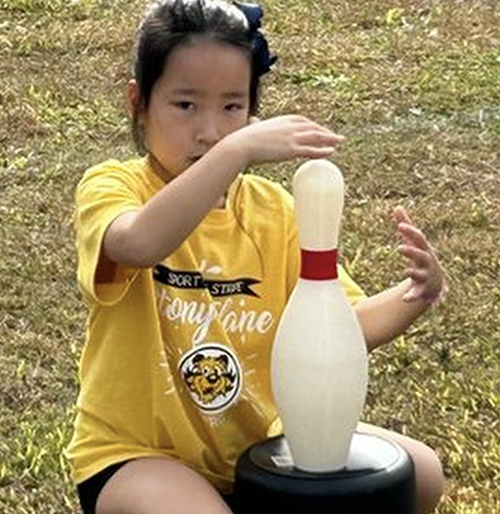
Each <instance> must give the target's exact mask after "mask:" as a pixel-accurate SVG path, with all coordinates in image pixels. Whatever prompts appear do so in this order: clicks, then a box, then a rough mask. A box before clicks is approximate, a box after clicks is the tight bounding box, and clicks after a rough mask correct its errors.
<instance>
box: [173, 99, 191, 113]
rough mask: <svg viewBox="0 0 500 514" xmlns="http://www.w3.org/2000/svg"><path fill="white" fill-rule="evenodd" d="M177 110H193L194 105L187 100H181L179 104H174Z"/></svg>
mask: <svg viewBox="0 0 500 514" xmlns="http://www.w3.org/2000/svg"><path fill="white" fill-rule="evenodd" d="M175 105H176V106H177V107H178V108H179V109H182V110H183V111H189V110H191V109H194V103H193V102H189V101H187V100H183V101H181V102H177V103H176V104H175Z"/></svg>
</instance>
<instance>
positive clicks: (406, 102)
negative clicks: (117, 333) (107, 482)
mask: <svg viewBox="0 0 500 514" xmlns="http://www.w3.org/2000/svg"><path fill="white" fill-rule="evenodd" d="M263 3H264V4H265V5H266V7H267V25H266V26H267V29H268V31H269V33H270V39H271V42H272V46H273V48H275V49H276V50H277V51H278V53H279V55H280V61H279V66H278V67H277V69H276V71H275V73H274V74H273V75H272V76H270V77H269V79H268V84H267V93H266V94H265V95H264V97H263V104H262V115H263V116H266V115H271V114H274V113H278V112H280V113H282V112H301V113H307V114H309V115H310V116H311V117H313V118H315V119H317V120H319V121H322V122H325V123H328V124H329V125H331V126H333V127H335V128H336V129H337V130H338V131H339V132H341V133H343V134H344V135H346V136H347V141H346V143H345V144H344V145H343V147H342V148H341V149H340V150H339V152H338V155H337V158H336V160H337V162H338V164H340V165H341V166H342V168H343V169H344V170H345V176H346V183H347V186H348V197H347V208H346V212H345V221H344V226H343V234H342V237H343V239H342V245H343V251H344V258H345V262H346V265H347V266H348V268H349V269H350V270H351V272H352V273H353V274H354V276H355V277H356V279H357V280H358V281H359V282H360V283H361V284H363V285H364V286H365V288H366V290H367V291H368V292H375V291H378V290H380V289H381V288H383V287H385V286H387V285H389V284H391V283H394V282H395V281H397V280H399V278H400V277H401V276H402V273H403V265H402V263H401V262H400V261H399V259H398V258H397V256H396V254H395V252H394V246H395V243H396V237H395V233H394V229H393V226H392V222H391V210H392V208H393V207H394V206H395V205H397V204H402V205H404V206H406V207H407V208H408V209H409V210H410V212H411V214H412V216H413V217H414V218H415V220H417V221H418V223H419V224H420V225H421V226H422V228H424V230H425V231H426V232H427V234H428V235H429V238H430V239H431V240H432V242H433V244H434V245H435V247H436V248H437V250H438V251H439V254H440V256H441V259H442V261H443V263H445V265H446V267H447V268H448V271H449V274H450V280H451V284H452V293H451V294H450V296H449V298H448V301H447V302H446V303H445V304H443V305H442V306H439V307H437V308H435V309H433V310H432V312H430V313H429V314H428V315H426V316H425V317H424V318H422V320H421V321H419V322H418V324H417V325H415V327H414V328H413V329H412V330H411V332H410V334H409V335H408V336H407V337H406V338H405V339H404V340H401V341H398V342H396V343H395V344H393V345H391V346H390V347H387V348H386V349H384V350H383V351H380V352H378V353H377V354H376V355H374V356H373V360H372V366H371V373H372V381H371V386H370V395H369V402H368V406H367V410H366V417H367V418H368V419H369V420H371V421H373V422H376V423H379V424H382V425H385V426H388V427H391V428H394V429H397V430H401V431H403V432H405V433H408V434H411V435H413V436H415V437H417V438H420V439H422V440H423V441H425V442H427V443H429V444H431V445H432V446H434V447H435V448H436V449H437V451H438V452H439V455H440V456H441V458H442V460H443V462H444V465H445V470H446V474H447V477H448V486H447V494H446V497H445V499H444V501H443V503H442V505H441V507H440V509H439V513H440V514H452V513H453V514H465V513H467V514H493V513H495V512H500V499H499V497H500V494H499V491H498V483H499V480H500V436H499V434H500V426H499V425H500V423H499V412H500V335H499V331H498V328H497V327H498V323H499V320H500V312H499V311H500V309H499V306H500V286H499V283H498V276H499V272H500V252H499V251H498V236H499V227H500V214H499V210H498V207H497V197H498V191H500V178H499V174H498V172H497V168H498V165H499V162H500V151H499V150H500V6H498V3H497V2H496V0H468V1H460V0H435V1H431V0H428V1H424V0H412V1H410V0H393V1H391V2H389V1H388V0H380V1H377V2H372V1H369V0H352V1H351V2H332V1H331V0H316V1H314V2H312V1H308V0H286V1H285V0H266V1H265V2H263ZM141 6H142V1H141V2H140V1H138V0H128V1H118V0H117V1H111V0H74V1H72V2H66V1H63V0H0V77H1V78H0V191H1V199H0V241H1V247H0V343H1V346H0V384H1V385H0V418H1V423H0V511H1V512H2V513H5V514H14V513H16V514H28V513H29V514H34V513H39V512H44V513H45V514H55V513H58V514H63V513H72V512H77V509H76V503H75V495H74V492H73V488H72V485H71V484H70V482H69V479H68V475H67V465H66V463H65V462H64V461H63V460H62V458H61V449H62V448H63V447H64V445H65V444H66V442H67V440H68V436H69V433H70V424H71V416H72V411H73V404H74V401H75V395H76V387H77V385H76V362H77V359H78V355H79V352H80V349H81V342H82V335H83V330H84V328H83V326H84V319H85V312H84V309H83V306H82V304H81V300H80V298H79V296H78V294H77V291H76V288H75V272H74V269H75V256H74V251H73V242H72V233H71V214H72V195H73V189H74V186H75V184H76V182H77V180H78V178H79V176H80V175H81V173H82V172H83V170H84V169H85V168H86V167H88V166H89V165H90V164H93V163H95V162H97V161H99V160H102V159H104V158H107V157H109V156H114V157H121V156H125V155H128V154H129V153H130V152H131V151H132V149H131V145H130V142H129V136H128V121H127V117H126V112H125V109H124V103H123V91H124V85H125V83H126V80H127V77H128V71H129V64H128V61H129V53H130V47H131V43H132V35H133V30H134V27H135V23H136V20H137V17H138V14H139V12H140V10H141ZM295 166H296V165H295V164H292V163H288V164H284V165H280V166H277V167H264V168H262V169H260V170H257V172H258V173H265V174H267V175H272V176H273V177H275V178H276V179H277V180H280V181H282V182H283V183H284V184H285V185H289V178H290V175H291V173H292V172H293V170H294V169H295Z"/></svg>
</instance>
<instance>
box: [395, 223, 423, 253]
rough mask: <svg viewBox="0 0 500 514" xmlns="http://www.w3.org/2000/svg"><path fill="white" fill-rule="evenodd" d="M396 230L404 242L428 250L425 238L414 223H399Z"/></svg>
mask: <svg viewBox="0 0 500 514" xmlns="http://www.w3.org/2000/svg"><path fill="white" fill-rule="evenodd" d="M398 231H399V234H400V236H401V237H402V239H403V241H404V242H405V243H406V244H408V245H413V246H416V247H417V248H420V249H421V250H429V243H428V242H427V238H426V237H425V234H424V233H423V232H422V231H421V230H420V229H419V228H417V227H415V226H414V225H408V224H407V223H400V224H399V225H398Z"/></svg>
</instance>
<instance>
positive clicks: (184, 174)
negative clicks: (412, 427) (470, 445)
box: [68, 0, 444, 514]
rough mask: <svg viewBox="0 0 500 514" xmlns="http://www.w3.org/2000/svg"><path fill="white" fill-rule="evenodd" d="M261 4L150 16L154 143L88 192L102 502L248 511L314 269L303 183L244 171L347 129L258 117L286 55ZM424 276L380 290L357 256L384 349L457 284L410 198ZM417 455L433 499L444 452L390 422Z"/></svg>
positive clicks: (322, 143) (96, 488)
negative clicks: (266, 77)
mask: <svg viewBox="0 0 500 514" xmlns="http://www.w3.org/2000/svg"><path fill="white" fill-rule="evenodd" d="M261 16H262V12H261V10H260V8H259V7H257V6H248V5H243V4H240V5H230V4H227V3H225V2H223V1H221V0H160V1H159V2H156V3H154V4H153V5H152V6H151V7H150V8H149V10H148V11H147V12H146V15H145V18H144V20H143V22H142V23H141V25H140V28H139V31H138V38H137V45H136V57H135V70H134V72H135V77H134V79H133V80H132V81H131V82H130V83H129V85H128V98H129V101H130V106H131V111H132V114H133V124H134V134H135V138H136V141H137V142H138V143H140V145H141V146H142V147H143V148H144V149H145V157H144V158H140V159H133V160H130V161H127V162H118V161H115V160H111V161H107V162H104V163H102V164H100V165H98V166H96V167H94V168H91V169H90V170H88V171H87V172H86V173H85V175H84V177H83V178H82V180H81V182H80V184H79V186H78V190H77V195H76V203H77V215H76V234H77V249H78V257H79V264H78V280H79V284H80V287H81V289H82V291H83V293H84V295H85V297H86V299H87V300H88V302H89V304H90V316H89V322H88V331H87V341H86V345H85V348H84V351H83V355H82V359H81V368H80V379H81V392H80V396H79V400H78V411H77V417H76V423H75V431H74V436H73V439H72V441H71V443H70V446H69V448H68V456H69V458H70V460H71V462H72V466H73V469H74V477H75V480H76V482H77V484H78V492H79V497H80V500H81V504H82V507H83V510H84V512H85V513H86V514H94V513H97V514H114V513H122V514H124V513H125V514H153V513H154V514H163V513H165V514H166V513H174V512H182V513H184V514H189V513H195V512H196V513H199V512H203V513H205V514H217V513H219V514H222V513H229V512H231V511H230V509H229V507H228V503H227V502H226V501H225V498H226V499H227V498H228V497H227V496H226V495H227V494H228V493H229V492H230V490H231V481H232V475H233V471H234V465H235V461H236V459H237V458H238V457H239V455H240V454H241V453H242V452H243V450H244V449H246V448H247V447H248V446H249V445H251V444H253V443H255V442H257V441H259V440H262V439H264V438H265V437H267V436H268V435H269V433H270V427H271V426H272V425H273V422H275V421H276V417H277V415H276V409H275V407H274V405H273V401H272V397H271V388H270V381H269V366H270V362H269V358H270V349H271V345H272V341H273V335H274V331H275V329H276V325H277V321H278V319H279V317H280V314H281V312H282V310H283V308H284V306H285V304H286V302H287V298H288V296H289V294H290V292H291V290H292V289H293V287H294V284H295V282H296V280H297V276H298V267H299V262H298V260H299V248H298V238H297V229H296V226H295V223H294V217H293V206H292V199H291V197H290V195H288V194H287V193H286V192H285V191H284V190H283V189H282V188H281V187H279V186H278V185H276V184H273V183H271V182H270V181H268V180H265V179H263V178H259V177H257V176H250V175H243V174H242V173H243V172H244V171H245V170H246V169H247V168H248V167H249V166H252V165H258V164H260V163H267V162H277V161H284V160H291V159H297V158H306V159H310V158H326V157H328V156H330V155H331V154H332V152H333V150H334V147H335V146H336V145H337V144H338V143H339V142H340V141H341V140H342V138H341V137H340V136H338V135H336V134H334V133H333V132H331V131H330V130H329V129H328V128H325V127H322V126H320V125H318V124H316V123H314V122H312V121H311V120H309V119H307V118H305V117H302V116H295V115H288V116H282V117H277V118H273V119H269V120H266V121H256V122H253V123H250V119H251V116H253V115H254V114H255V113H256V111H257V104H258V89H259V79H260V77H261V76H262V75H263V74H264V73H266V72H267V71H268V70H269V69H270V66H271V65H272V64H273V62H274V59H275V58H274V57H271V56H270V54H269V51H268V47H267V42H266V40H265V38H264V36H263V34H262V33H261V31H260V30H259V27H260V17H261ZM395 218H396V221H397V224H398V230H399V232H400V234H401V236H402V238H403V244H402V245H401V247H400V253H401V254H402V255H403V256H404V257H405V258H407V259H408V260H409V262H410V271H409V277H408V278H407V279H405V280H404V281H403V282H402V283H401V284H399V285H398V286H396V287H394V288H392V289H389V290H387V291H384V292H382V293H380V294H378V295H376V296H374V297H371V298H364V296H363V294H362V292H361V290H360V289H359V287H358V286H357V285H356V284H355V283H354V282H353V281H352V280H351V279H350V278H349V277H348V276H347V274H346V273H345V271H343V270H342V269H340V272H341V279H342V283H343V285H344V287H345V290H346V292H347V294H348V296H349V298H350V301H351V302H352V303H353V304H355V310H356V313H357V315H358V316H359V320H360V323H361V326H362V329H363V332H364V335H365V337H366V341H367V345H368V347H369V349H373V348H375V347H377V346H379V345H381V344H384V343H386V342H388V341H390V340H391V339H393V338H394V337H396V336H397V335H399V334H401V333H402V332H403V331H404V330H405V329H406V328H407V327H408V326H409V325H410V324H411V323H412V322H413V321H414V320H415V319H416V318H417V317H418V316H419V315H421V314H422V313H423V312H424V311H425V310H426V309H427V308H428V306H429V304H430V303H432V302H433V301H434V300H435V299H436V298H438V296H439V295H440V294H441V291H442V290H443V287H444V279H443V271H442V270H441V267H440V265H439V263H438V261H437V259H436V257H435V255H434V253H433V251H432V249H431V248H430V246H429V245H428V243H427V241H426V239H425V237H424V235H423V234H422V233H421V232H420V231H419V230H418V229H417V228H416V227H415V226H414V225H413V224H412V223H411V221H410V220H409V218H408V216H407V215H406V213H405V211H404V210H403V209H402V208H397V209H396V211H395ZM363 429H364V430H370V431H377V432H381V433H383V435H384V436H385V437H388V438H392V439H394V440H397V441H398V442H399V443H401V444H402V445H403V446H404V447H405V448H406V449H407V450H408V452H409V453H410V454H411V456H412V457H413V460H414V462H415V465H416V470H417V480H418V494H419V506H420V511H421V512H428V511H430V510H432V508H433V507H434V505H435V504H436V503H437V501H438V498H439V496H440V494H441V489H442V483H443V478H442V471H441V467H440V463H439V461H438V459H437V457H436V455H435V454H434V452H433V451H432V450H431V449H430V448H428V447H426V446H424V445H423V444H421V443H419V442H417V441H414V440H412V439H409V438H407V437H403V436H401V435H396V434H393V433H390V432H388V431H384V430H383V429H377V428H374V427H369V426H364V427H363Z"/></svg>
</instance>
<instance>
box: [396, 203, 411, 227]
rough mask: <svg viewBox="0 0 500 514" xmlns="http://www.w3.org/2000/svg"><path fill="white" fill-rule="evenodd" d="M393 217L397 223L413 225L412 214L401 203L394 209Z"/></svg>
mask: <svg viewBox="0 0 500 514" xmlns="http://www.w3.org/2000/svg"><path fill="white" fill-rule="evenodd" d="M392 214H393V217H394V220H395V221H396V223H398V224H399V223H408V224H409V225H413V222H412V220H411V218H410V216H408V213H407V212H406V210H405V209H404V207H402V206H401V205H397V206H396V207H395V208H394V210H393V213H392Z"/></svg>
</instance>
